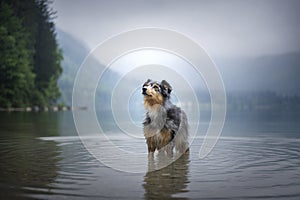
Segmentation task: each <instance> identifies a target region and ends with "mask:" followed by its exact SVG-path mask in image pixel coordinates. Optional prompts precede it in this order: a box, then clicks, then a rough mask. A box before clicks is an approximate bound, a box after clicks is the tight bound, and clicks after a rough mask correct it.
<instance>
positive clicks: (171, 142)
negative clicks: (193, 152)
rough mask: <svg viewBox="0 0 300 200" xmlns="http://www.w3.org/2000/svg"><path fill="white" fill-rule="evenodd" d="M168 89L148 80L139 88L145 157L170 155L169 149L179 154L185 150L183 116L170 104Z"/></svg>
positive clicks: (186, 134)
mask: <svg viewBox="0 0 300 200" xmlns="http://www.w3.org/2000/svg"><path fill="white" fill-rule="evenodd" d="M171 92H172V87H171V85H170V84H169V83H168V82H167V81H165V80H162V81H161V82H158V81H152V80H150V79H148V80H147V81H146V82H145V83H144V84H143V87H142V94H143V95H144V106H145V108H146V110H147V112H146V118H145V121H144V123H143V125H144V135H145V138H146V142H147V145H148V152H149V155H153V153H154V152H155V150H156V149H157V150H158V151H159V152H167V154H168V155H172V154H173V149H174V147H175V150H176V151H177V152H179V153H180V154H183V153H185V152H187V151H188V150H189V143H188V122H187V117H186V114H185V112H184V111H183V110H181V109H180V108H179V107H177V106H175V105H174V104H172V103H171V101H170V94H171Z"/></svg>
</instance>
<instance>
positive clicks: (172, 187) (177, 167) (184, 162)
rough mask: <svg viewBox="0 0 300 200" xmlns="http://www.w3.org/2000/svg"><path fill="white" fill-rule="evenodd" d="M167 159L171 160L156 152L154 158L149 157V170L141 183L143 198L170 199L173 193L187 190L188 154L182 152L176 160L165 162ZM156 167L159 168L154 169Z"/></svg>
mask: <svg viewBox="0 0 300 200" xmlns="http://www.w3.org/2000/svg"><path fill="white" fill-rule="evenodd" d="M168 159H170V160H171V158H170V157H169V156H168V155H165V154H163V153H158V156H157V159H155V160H154V159H153V158H152V157H149V163H148V164H149V172H147V173H146V175H145V177H144V184H143V187H144V189H145V194H144V197H145V199H172V198H174V196H173V195H175V194H179V193H184V192H187V185H188V183H189V180H188V174H189V161H190V160H189V154H187V153H186V154H183V155H181V157H179V158H178V159H177V160H176V161H174V160H173V161H174V162H168V163H166V160H168ZM169 163H171V164H169ZM165 164H169V165H167V166H165ZM158 168H160V169H159V170H156V171H154V170H155V169H158ZM180 199H185V198H180Z"/></svg>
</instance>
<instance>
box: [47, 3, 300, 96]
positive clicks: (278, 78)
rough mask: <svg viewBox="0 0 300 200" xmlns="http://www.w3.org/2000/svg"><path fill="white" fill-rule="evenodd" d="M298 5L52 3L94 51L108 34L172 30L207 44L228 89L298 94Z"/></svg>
mask: <svg viewBox="0 0 300 200" xmlns="http://www.w3.org/2000/svg"><path fill="white" fill-rule="evenodd" d="M299 8H300V2H299V1H297V0H288V1H280V0H266V1H260V0H254V1H238V0H236V1H233V0H231V1H188V2H186V1H166V0H162V1H158V0H152V1H122V0H119V1H115V0H114V1H101V0H91V1H88V2H86V1H83V0H74V1H67V0H57V1H54V3H53V9H54V10H56V11H57V18H56V19H55V23H56V27H57V28H59V29H61V30H63V31H65V32H67V33H69V34H71V35H73V36H74V37H76V38H78V40H80V41H82V42H83V43H84V44H85V45H86V46H87V47H88V48H89V49H90V50H92V49H95V48H96V47H97V45H99V44H101V43H102V42H104V41H105V40H107V39H108V38H111V37H113V36H115V35H118V34H120V33H122V32H125V31H129V30H133V29H137V28H144V27H159V28H163V29H169V30H174V31H176V32H179V33H181V34H183V35H185V36H187V37H189V38H191V39H192V40H193V41H195V42H197V43H198V44H199V45H200V46H201V47H202V48H203V49H205V51H206V52H207V54H208V55H209V56H210V58H211V59H212V60H213V61H214V62H215V64H216V65H217V67H218V69H219V70H220V72H221V75H222V77H223V80H224V83H225V87H226V89H227V90H229V91H235V90H251V91H253V90H254V91H256V90H263V91H265V90H271V91H275V92H279V93H289V94H300V91H299V89H298V87H297V86H295V85H299V81H298V78H297V77H295V74H299V71H300V70H299V66H300V60H299V57H300V56H299V55H300V53H299V52H300V38H299V35H300V26H299V25H298V24H299V22H298V19H299V18H300V16H299V15H300V13H299ZM120 45H121V44H120ZM120 73H122V71H120ZM269 74H273V75H272V76H269ZM282 75H283V76H282ZM167 78H168V77H166V79H167Z"/></svg>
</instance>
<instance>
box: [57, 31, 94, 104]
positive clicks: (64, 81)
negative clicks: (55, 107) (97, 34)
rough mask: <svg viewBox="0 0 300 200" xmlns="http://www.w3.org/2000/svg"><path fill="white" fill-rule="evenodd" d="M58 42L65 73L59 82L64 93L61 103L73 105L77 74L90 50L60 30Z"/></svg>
mask: <svg viewBox="0 0 300 200" xmlns="http://www.w3.org/2000/svg"><path fill="white" fill-rule="evenodd" d="M57 40H58V43H59V45H60V48H61V49H62V52H63V57H64V59H63V61H62V68H63V73H62V75H61V77H60V78H59V80H58V85H59V88H60V90H61V93H62V96H61V98H60V100H59V102H61V103H65V104H67V105H71V104H72V90H73V84H74V80H75V77H76V73H77V70H78V69H79V67H80V65H81V64H82V62H83V60H84V58H85V57H86V56H87V55H88V53H89V50H88V48H87V47H86V46H85V45H84V44H83V43H82V42H80V41H79V40H78V39H77V38H74V37H73V36H72V35H70V34H68V33H66V32H64V31H62V30H59V29H58V30H57Z"/></svg>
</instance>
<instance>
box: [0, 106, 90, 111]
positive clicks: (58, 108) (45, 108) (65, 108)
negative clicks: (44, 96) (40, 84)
mask: <svg viewBox="0 0 300 200" xmlns="http://www.w3.org/2000/svg"><path fill="white" fill-rule="evenodd" d="M68 110H87V107H84V106H82V107H71V106H43V107H39V106H33V107H24V108H23V107H22V108H1V107H0V112H48V111H52V112H57V111H68Z"/></svg>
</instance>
